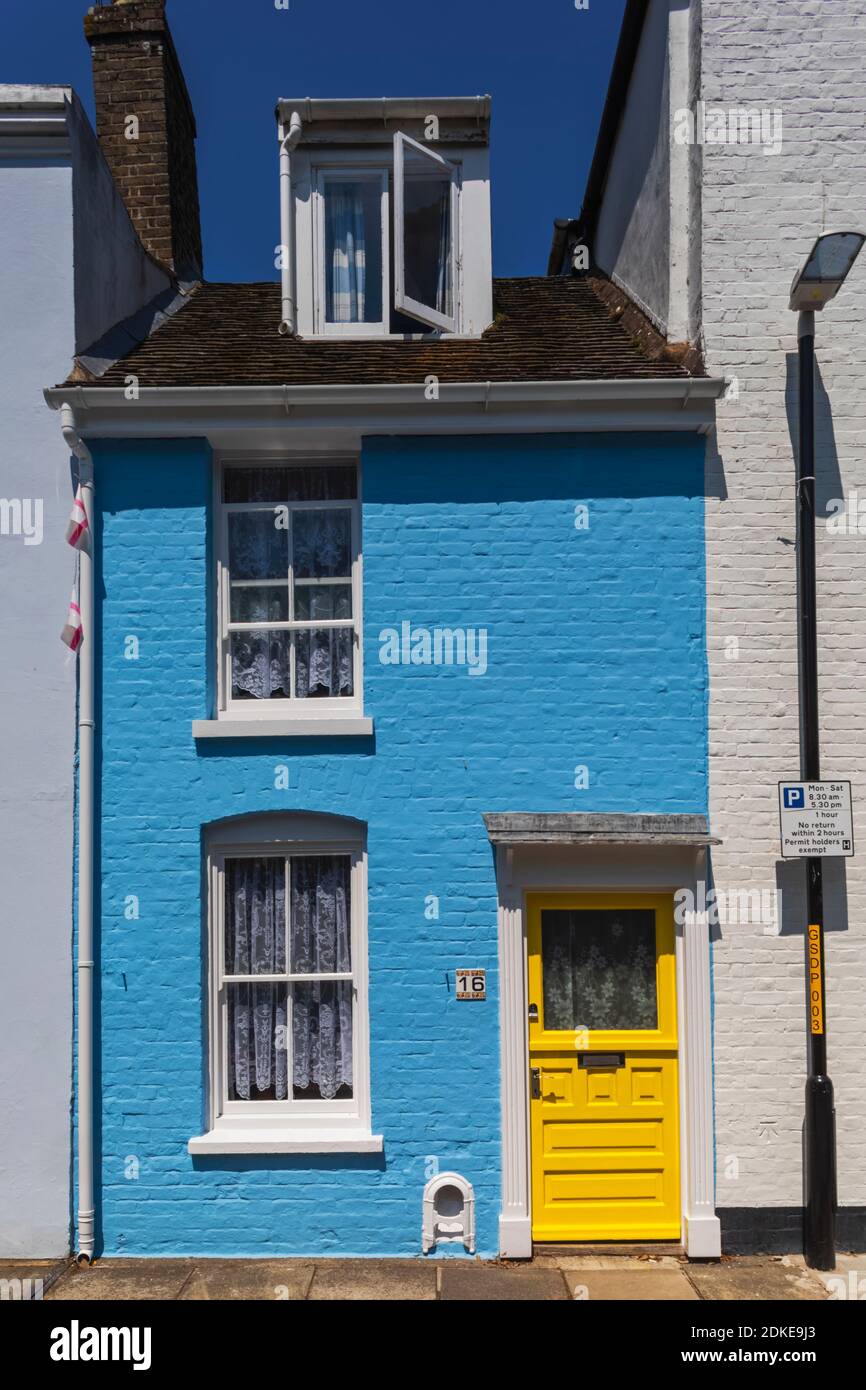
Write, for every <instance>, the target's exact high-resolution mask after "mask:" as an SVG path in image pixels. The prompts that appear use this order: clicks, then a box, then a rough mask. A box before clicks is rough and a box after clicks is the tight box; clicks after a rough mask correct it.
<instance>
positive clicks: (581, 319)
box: [77, 276, 694, 388]
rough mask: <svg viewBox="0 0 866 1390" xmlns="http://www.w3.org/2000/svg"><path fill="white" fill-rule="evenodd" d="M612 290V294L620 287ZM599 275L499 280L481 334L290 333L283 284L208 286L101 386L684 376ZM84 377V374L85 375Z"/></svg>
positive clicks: (106, 375)
mask: <svg viewBox="0 0 866 1390" xmlns="http://www.w3.org/2000/svg"><path fill="white" fill-rule="evenodd" d="M611 292H613V294H611ZM617 296H619V297H620V299H622V298H624V297H623V296H621V295H620V292H619V291H615V287H613V286H611V285H610V284H609V282H604V281H602V280H601V279H600V277H594V276H585V277H580V278H570V279H569V278H554V277H546V276H545V277H541V276H539V277H532V278H526V279H510V280H495V281H494V315H495V318H494V322H493V324H492V325H491V327H490V328H489V329H488V330H487V332H486V333H484V334H483V335H482V337H481V338H478V339H474V340H465V339H464V340H459V339H451V340H448V339H432V340H428V341H415V342H412V341H403V340H399V339H398V340H394V339H391V340H389V339H383V340H381V341H371V340H367V341H364V342H359V341H353V340H351V339H339V340H337V339H330V340H328V341H316V342H311V341H309V340H307V341H304V340H302V339H298V338H291V337H284V336H281V335H280V333H279V332H278V324H279V322H280V287H279V285H277V284H203V285H202V286H201V287H200V288H199V289H197V290H196V291H195V292H194V293H193V294H192V295H191V296H190V298H189V300H188V302H187V303H186V304H185V306H184V307H183V308H182V309H181V310H180V311H179V312H178V313H177V314H176V315H175V316H174V317H173V318H171V319H169V320H168V321H167V322H165V323H164V324H163V325H162V326H161V327H160V328H158V329H157V330H156V332H154V333H153V334H152V336H151V337H149V338H148V339H147V340H146V341H145V342H143V343H142V344H140V346H138V347H137V348H135V349H134V350H133V351H132V352H130V353H128V354H127V356H125V357H124V358H122V359H121V360H120V361H119V362H116V363H115V364H114V365H113V366H112V367H110V368H109V369H108V371H107V372H105V373H104V374H103V375H102V376H101V377H99V378H98V379H97V380H95V381H92V382H90V383H89V384H91V385H95V386H123V385H124V381H125V378H126V377H127V376H128V375H130V374H133V375H135V376H137V377H138V379H139V384H140V386H141V387H143V388H147V387H155V386H275V385H314V384H321V383H327V384H333V385H351V384H353V383H356V382H357V383H374V382H375V383H387V384H399V383H403V382H406V383H414V382H420V381H423V380H424V378H425V377H426V376H428V375H431V374H435V375H436V376H438V377H439V378H440V379H441V380H442V381H443V382H469V381H472V382H475V381H575V380H577V381H581V380H585V381H593V380H611V379H615V378H634V379H639V378H658V377H686V376H689V375H692V374H694V373H690V372H689V371H688V370H687V369H686V367H685V366H684V365H682V363H681V362H680V361H679V360H677V359H676V358H675V357H673V356H671V355H670V354H669V353H668V352H667V351H666V348H665V344H664V340H663V339H662V338H661V337H660V336H659V335H658V334H657V333H656V331H655V329H654V328H652V327H651V326H650V325H649V323H648V321H647V320H644V319H643V316H642V315H641V316H640V318H641V320H642V331H637V330H636V328H635V320H634V314H635V310H634V308H633V306H626V308H627V312H623V307H624V306H623V305H622V304H621V303H620V304H618V303H616V302H615V301H616V297H617ZM77 380H78V381H79V382H80V380H81V377H80V375H78V376H77Z"/></svg>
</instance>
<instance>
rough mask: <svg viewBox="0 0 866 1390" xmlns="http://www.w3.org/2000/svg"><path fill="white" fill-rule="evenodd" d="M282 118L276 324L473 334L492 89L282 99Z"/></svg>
mask: <svg viewBox="0 0 866 1390" xmlns="http://www.w3.org/2000/svg"><path fill="white" fill-rule="evenodd" d="M277 117H278V135H279V140H280V170H281V180H282V182H281V188H282V203H281V206H282V213H281V217H282V227H283V237H282V242H281V249H282V248H283V247H284V248H285V256H284V257H283V260H282V262H281V265H282V291H283V293H282V302H283V320H282V321H283V332H284V333H289V334H297V335H298V336H299V337H301V338H356V339H358V338H383V337H384V338H404V337H423V336H424V335H426V334H436V335H440V334H441V335H443V336H449V335H456V336H459V337H470V338H472V337H478V336H480V335H481V334H482V333H483V332H484V331H485V329H487V328H488V327H489V326H490V323H491V322H492V318H493V312H492V270H491V247H490V181H489V172H490V171H489V127H490V100H489V98H488V97H440V98H414V97H413V98H399V97H385V98H382V99H372V98H366V97H364V98H357V99H355V98H350V99H334V100H330V99H319V98H306V97H305V98H303V99H301V100H298V101H290V100H289V99H288V98H287V99H285V100H282V101H281V102H280V103H279V106H278V108H277Z"/></svg>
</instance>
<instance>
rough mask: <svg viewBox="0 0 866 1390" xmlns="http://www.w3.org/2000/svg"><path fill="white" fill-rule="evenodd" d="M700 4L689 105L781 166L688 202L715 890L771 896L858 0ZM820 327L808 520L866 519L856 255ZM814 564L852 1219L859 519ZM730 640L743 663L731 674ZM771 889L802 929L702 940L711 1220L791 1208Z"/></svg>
mask: <svg viewBox="0 0 866 1390" xmlns="http://www.w3.org/2000/svg"><path fill="white" fill-rule="evenodd" d="M702 9H703V71H702V88H703V92H702V95H703V98H704V100H705V101H706V102H707V103H708V104H709V103H713V104H718V105H722V106H724V107H731V106H749V107H754V106H758V107H769V108H778V109H779V110H780V111H781V112H782V117H783V145H782V151H781V153H780V154H778V155H775V156H772V155H765V154H764V153H763V152H762V151H761V149H760V148H750V147H745V146H741V147H736V146H734V147H730V146H713V147H709V146H708V147H706V148H705V150H704V163H703V170H704V173H703V198H702V221H703V229H702V230H703V322H704V331H705V336H706V349H707V360H708V367H709V370H710V371H711V372H712V373H713V374H716V373H720V374H721V373H734V374H736V375H737V376H738V377H739V380H740V398H739V401H728V402H723V403H722V404H721V405H720V409H719V430H718V456H717V458H716V459H715V461H712V462H711V464H710V468H709V470H708V472H709V476H710V480H711V486H712V487H714V488H717V489H718V490H719V491H720V493H721V495H720V496H718V497H711V498H710V499H709V500H708V504H707V528H708V534H707V562H708V584H709V615H708V621H709V663H710V676H711V688H712V700H711V713H710V725H711V727H710V754H711V762H710V778H711V814H712V824H713V829H714V831H715V833H716V834H717V835H720V836H721V837H722V838H723V840H724V845H723V846H722V847H721V848H720V849H717V850H715V851H714V854H713V862H714V867H715V876H716V886H717V887H718V888H719V889H723V890H728V889H746V888H772V887H773V886H775V884H776V864H777V859H778V852H779V845H778V824H777V814H776V801H775V785H776V782H777V781H778V780H779V779H780V778H784V777H788V776H791V775H792V774H794V775H796V774H797V773H798V768H799V754H798V734H797V729H798V724H797V652H796V607H795V552H794V545H793V541H794V536H795V495H794V456H793V451H792V444H791V435H790V432H789V424H790V427H791V428H793V430H794V431H795V432H796V346H797V344H796V316H795V315H794V314H792V313H790V312H789V311H788V309H787V299H788V289H789V285H790V281H791V279H792V276H793V273H794V271H795V269H796V268H797V266H798V265H799V264H800V262H801V261H802V259H803V257H804V255H805V254H806V252H807V251H808V249H809V247H810V245H811V242H812V240H813V238H814V236H815V235H816V234H817V233H819V232H820V231H822V230H824V229H825V228H832V227H840V228H848V227H852V228H862V229H864V230H866V114H864V113H866V0H832V3H828V2H827V0H823V3H820V2H819V0H752V3H751V4H749V5H737V6H732V5H731V4H730V0H704V2H703V7H702ZM817 325H818V337H817V357H818V364H819V373H820V382H821V383H822V384H823V388H824V392H826V395H825V394H824V392H822V391H821V389H820V386H819V392H818V470H817V472H818V493H819V513H823V511H824V508H825V504H826V500H827V498H828V497H838V496H841V495H845V496H847V495H848V494H849V492H851V491H852V490H857V491H859V493H860V496H861V497H862V498H863V500H864V504H866V457H864V445H866V253H864V255H863V257H862V259H861V262H860V264H859V265H858V266H857V267H856V269H855V271H854V273H853V275H852V278H851V280H850V282H849V284H848V285H847V286H846V287H845V289H844V291H843V292H842V294H841V295H840V297H839V299H838V301H837V302H836V303H835V304H834V305H832V306H831V307H829V308H828V309H826V310H825V311H824V312H823V314H822V315H818V317H817ZM786 380H787V382H788V396H789V399H788V405H787V414H786ZM789 417H790V420H789ZM713 452H714V451H713V450H712V449H711V450H710V457H711V460H712V455H713ZM864 510H866V507H864ZM818 557H819V574H818V603H819V610H820V644H821V645H820V663H821V723H822V731H823V732H822V755H823V767H822V770H823V773H824V775H825V776H827V777H840V778H841V777H845V778H850V779H851V781H852V782H853V784H854V823H855V845H856V844H859V853H858V856H857V857H856V858H855V859H853V860H848V861H847V864H846V866H845V874H846V876H847V930H845V929H842V928H843V927H844V926H845V925H846V924H845V920H844V906H843V905H844V895H843V894H842V893H841V892H840V883H841V877H840V873H839V870H840V868H841V867H842V866H841V865H840V864H838V863H837V864H835V865H833V866H832V869H833V870H834V872H833V873H832V874H830V873H828V874H827V878H828V880H829V882H828V892H827V895H826V896H827V914H828V917H827V922H828V928H829V930H828V935H827V1013H828V1020H829V1059H830V1073H831V1075H832V1077H833V1080H834V1083H835V1086H836V1102H837V1112H838V1145H839V1199H840V1202H841V1203H842V1204H843V1205H852V1204H862V1203H866V1033H864V1021H866V932H864V918H866V516H864V520H863V534H862V535H851V536H837V537H833V536H828V535H827V533H826V530H825V525H824V523H823V522H819V537H818ZM732 637H736V638H737V639H738V640H739V658H738V659H737V660H730V659H727V658H726V642H727V640H728V639H729V638H732ZM793 878H794V881H795V882H797V883H799V882H800V881H801V880H800V878H799V872H798V871H795V873H794V876H793ZM785 887H786V897H787V901H786V904H785V906H786V913H785V915H786V916H788V915H789V913H788V909H790V918H791V921H790V928H791V930H792V931H793V930H796V933H797V934H791V935H782V936H780V937H778V938H771V937H766V936H763V935H762V934H761V933H762V928H761V927H760V925H749V924H746V925H741V926H727V927H723V928H722V929H721V934H720V938H719V939H718V940H717V941H716V942H715V946H714V954H715V1092H716V1124H717V1143H718V1149H717V1152H718V1203H719V1205H720V1206H752V1205H792V1204H797V1203H799V1202H800V1201H801V1198H802V1191H801V1172H802V1165H801V1122H802V1113H803V1086H804V1078H805V1039H806V1034H805V1022H804V1017H805V1012H804V988H803V939H802V934H801V931H802V923H803V920H804V919H803V899H802V896H800V894H799V893H794V892H790V893H789V892H788V884H787V882H786V885H785ZM732 1159H735V1160H736V1164H734V1163H732V1162H731V1161H730V1160H732ZM734 1169H738V1176H736V1177H732V1176H730V1174H731V1172H732V1170H734Z"/></svg>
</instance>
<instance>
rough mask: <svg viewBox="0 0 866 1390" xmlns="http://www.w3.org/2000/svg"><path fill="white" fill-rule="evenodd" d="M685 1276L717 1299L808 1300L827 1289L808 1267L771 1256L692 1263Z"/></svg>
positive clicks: (824, 1294)
mask: <svg viewBox="0 0 866 1390" xmlns="http://www.w3.org/2000/svg"><path fill="white" fill-rule="evenodd" d="M688 1277H689V1280H690V1281H691V1283H692V1284H693V1285H694V1286H695V1288H696V1289H697V1291H698V1293H699V1294H700V1296H701V1298H705V1299H709V1300H718V1301H720V1302H723V1303H725V1302H734V1301H737V1302H764V1301H773V1300H782V1301H784V1302H788V1301H791V1300H793V1301H811V1302H818V1301H819V1300H821V1299H826V1297H827V1290H826V1289H825V1288H824V1286H823V1284H822V1283H821V1281H820V1279H818V1278H817V1277H816V1276H815V1274H813V1272H812V1271H811V1270H808V1269H805V1268H804V1267H802V1265H798V1264H797V1263H796V1262H795V1261H793V1260H788V1259H782V1260H779V1259H773V1258H772V1257H764V1258H754V1259H746V1260H737V1261H736V1262H735V1261H732V1260H722V1261H721V1263H720V1264H709V1263H708V1264H698V1263H692V1264H690V1265H689V1267H688Z"/></svg>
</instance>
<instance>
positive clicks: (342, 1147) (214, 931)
mask: <svg viewBox="0 0 866 1390" xmlns="http://www.w3.org/2000/svg"><path fill="white" fill-rule="evenodd" d="M292 819H295V818H294V817H292ZM304 819H305V818H304V817H300V818H299V820H300V823H301V824H300V829H299V830H298V831H297V832H296V831H295V830H294V829H293V830H292V831H291V832H288V833H287V834H283V835H280V833H279V830H275V832H274V835H275V838H273V839H271V838H270V833H267V834H266V833H263V832H262V831H261V830H260V827H259V825H258V822H260V821H261V820H262V818H261V817H251V818H250V821H251V826H250V838H247V839H242V838H240V837H238V838H235V839H226V840H225V841H222V840H216V839H213V840H212V841H211V844H210V847H209V853H208V858H207V885H208V908H207V922H208V932H207V950H208V969H207V978H208V1012H207V1038H206V1044H205V1045H206V1047H207V1077H208V1101H207V1116H206V1119H207V1129H206V1132H205V1133H204V1134H203V1135H201V1136H199V1137H197V1138H194V1139H191V1140H190V1141H189V1151H190V1153H193V1154H208V1153H233V1152H234V1153H280V1152H310V1153H314V1152H379V1151H381V1149H382V1137H381V1136H380V1135H379V1136H376V1135H372V1134H371V1132H370V1111H371V1106H370V1024H369V1003H368V984H369V981H368V963H367V854H366V849H365V847H364V844H363V842H362V841H361V840H360V839H358V838H349V837H346V836H345V832H341V837H340V838H330V836H326V837H323V838H319V839H306V838H304V835H305V831H304V825H303V822H304ZM306 819H308V820H309V822H310V823H311V824H312V825H314V827H315V828H314V829H313V831H312V833H314V834H315V833H316V831H317V829H318V828H319V826H318V823H320V822H322V821H326V820H329V819H331V818H329V817H322V816H314V815H311V816H309V817H308V818H306ZM343 824H345V822H343ZM257 830H258V831H259V838H255V836H256V832H257ZM296 835H297V838H296ZM311 855H329V856H330V855H345V856H346V857H348V858H349V859H350V864H351V867H350V899H351V901H350V942H351V946H350V950H351V960H352V970H351V976H350V978H351V979H352V981H353V1008H352V1060H353V1077H352V1098H351V1100H318V1101H316V1100H295V1099H294V1097H293V1096H291V1094H290V1095H289V1097H288V1098H287V1099H286V1100H284V1101H253V1100H251V1101H231V1100H229V1099H228V1027H227V1014H228V1004H227V993H226V985H227V984H228V983H231V981H232V980H233V979H234V978H235V977H233V976H228V977H226V974H225V970H224V963H225V865H226V861H227V860H229V859H243V858H253V859H258V858H284V859H285V860H286V865H287V870H288V861H289V860H290V859H292V858H306V857H308V856H311ZM286 910H287V914H288V912H289V911H290V910H291V908H290V899H289V897H288V895H287V897H286ZM287 931H288V923H287ZM289 965H290V960H289V958H288V957H287V960H286V973H285V974H281V975H279V976H276V975H261V976H256V977H255V978H256V980H257V981H260V982H261V983H267V982H269V981H271V982H274V983H285V984H286V985H287V986H291V984H293V983H296V984H303V983H309V982H310V981H311V980H314V979H321V978H328V979H336V978H346V976H345V975H344V974H342V973H340V974H332V975H327V976H321V975H316V976H311V975H303V974H292V973H291V972H290V971H289V969H288V967H289ZM238 978H239V977H238ZM246 978H247V977H244V979H246ZM287 1031H288V1038H289V1046H290V1047H291V1007H290V1008H289V1011H288V1014H287ZM289 1090H290V1092H291V1052H290V1054H289Z"/></svg>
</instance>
